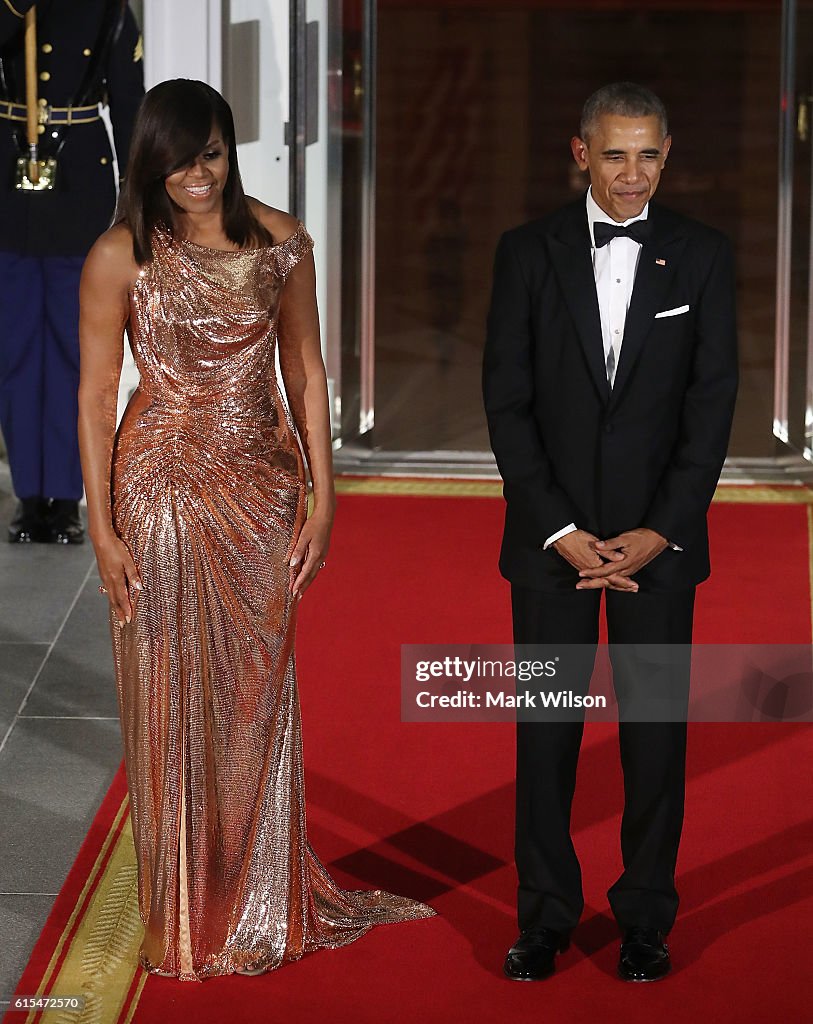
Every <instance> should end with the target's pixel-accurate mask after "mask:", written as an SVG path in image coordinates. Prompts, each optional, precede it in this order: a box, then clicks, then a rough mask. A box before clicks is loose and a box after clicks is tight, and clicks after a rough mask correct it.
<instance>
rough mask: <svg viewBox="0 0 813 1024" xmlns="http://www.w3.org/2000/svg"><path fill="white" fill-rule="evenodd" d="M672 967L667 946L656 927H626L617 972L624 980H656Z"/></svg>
mask: <svg viewBox="0 0 813 1024" xmlns="http://www.w3.org/2000/svg"><path fill="white" fill-rule="evenodd" d="M671 967H672V964H671V961H670V960H669V947H668V946H667V945H666V943H665V942H664V940H663V933H662V932H659V931H658V929H657V928H640V927H635V928H628V929H627V931H626V932H625V933H624V939H623V941H622V943H621V956H620V958H619V960H618V974H619V977H621V978H623V979H624V981H658V979H660V978H664V977H665V976H666V975H667V974H668V973H669V971H670V969H671Z"/></svg>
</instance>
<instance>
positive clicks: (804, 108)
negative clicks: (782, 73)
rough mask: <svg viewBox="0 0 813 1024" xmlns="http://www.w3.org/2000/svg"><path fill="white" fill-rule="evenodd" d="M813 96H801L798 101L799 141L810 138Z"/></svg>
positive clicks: (797, 127)
mask: <svg viewBox="0 0 813 1024" xmlns="http://www.w3.org/2000/svg"><path fill="white" fill-rule="evenodd" d="M812 103H813V96H799V98H798V99H797V101H796V137H797V138H798V140H799V142H808V141H809V140H810V105H811V104H812Z"/></svg>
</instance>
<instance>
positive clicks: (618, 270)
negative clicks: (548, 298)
mask: <svg viewBox="0 0 813 1024" xmlns="http://www.w3.org/2000/svg"><path fill="white" fill-rule="evenodd" d="M648 214H649V203H647V204H646V206H645V207H644V208H643V210H642V211H641V212H640V213H639V214H638V216H637V217H630V218H629V220H625V221H622V222H621V225H622V226H623V227H626V226H627V224H632V223H633V221H636V220H646V218H647V216H648ZM596 221H604V222H605V223H606V224H619V221H616V220H613V218H612V217H611V216H610V215H609V214H608V213H605V212H604V210H602V208H601V207H600V206H599V205H598V203H597V202H596V201H595V199H593V186H592V185H591V186H590V188H588V190H587V224H588V227H589V231H590V255H591V257H592V261H593V276H594V277H595V280H596V294H597V296H598V309H599V314H600V316H601V336H602V338H603V340H604V362H605V364H606V362H607V357H608V355H609V354H610V348H612V349H613V352H614V354H615V367H616V368H617V367H618V360H619V359H620V358H621V345H622V342H623V340H624V324H625V322H626V319H627V310H628V309H629V305H630V299H631V297H632V286H633V284H634V283H635V272H636V270H637V269H638V258H639V256H640V255H641V248H642V247H641V244H640V242H636V241H635V240H634V239H632V238H611V239H610V241H609V242H608V243H607V244H606V245H603V246H602V247H601V248H600V249H597V248H596V244H595V238H594V235H593V225H594V224H595V222H596ZM612 376H613V377H615V373H613V375H612ZM610 384H611V385H612V379H611V380H610ZM576 529H578V527H577V526H576V524H575V523H569V524H568V525H567V526H565V527H563V528H562V529H561V530H558V531H557V532H556V533H553V534H551V536H550V537H548V539H547V540H546V541H545V544H544V547H545V548H546V549H547V548H549V547H550V546H551V544H553V543H554V542H555V541H557V540H559V538H560V537H564V536H565V535H566V534H568V533H573V532H574V531H575V530H576ZM670 546H671V547H673V548H675V550H676V551H680V550H681V548H678V547H677V545H674V544H673V545H670Z"/></svg>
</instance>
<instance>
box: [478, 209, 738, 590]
mask: <svg viewBox="0 0 813 1024" xmlns="http://www.w3.org/2000/svg"><path fill="white" fill-rule="evenodd" d="M648 217H649V219H650V221H651V224H652V234H651V237H650V239H649V240H648V241H647V242H645V243H644V245H643V247H642V249H641V253H640V257H639V262H638V269H637V272H636V275H635V282H634V286H633V291H632V298H631V301H630V307H629V310H628V312H627V317H626V322H625V327H624V336H623V340H622V344H621V355H620V358H619V362H618V366H617V368H616V376H615V383H614V387H613V388H612V390H611V389H610V387H609V384H608V383H607V376H606V370H605V363H604V346H603V342H602V334H601V320H600V315H599V307H598V297H597V294H596V284H595V278H594V275H593V265H592V260H591V255H590V233H589V228H588V223H587V211H586V207H585V198H584V197H582V198H581V199H580V200H578V201H577V202H574V203H572V204H570V205H568V206H565V207H563V208H561V209H560V210H557V211H556V212H555V213H553V214H551V215H550V216H548V217H545V218H543V219H541V220H537V221H533V222H532V223H529V224H524V225H522V226H521V227H517V228H513V229H512V230H510V231H506V232H505V233H504V234H503V235H502V237H501V238H500V241H499V244H498V246H497V252H496V257H495V261H494V279H493V289H492V295H491V305H490V309H489V313H488V329H487V340H486V346H485V355H484V362H483V394H484V400H485V409H486V417H487V419H488V427H489V435H490V438H491V446H492V448H493V450H494V454H495V456H496V459H497V465H498V467H499V470H500V474H501V475H502V478H503V485H504V486H503V493H504V495H505V499H506V515H505V530H504V534H503V541H502V550H501V553H500V571H501V572H502V574H503V576H505V577H506V578H507V579H509V580H510V581H511V582H512V583H515V584H518V585H520V586H526V587H531V588H536V589H541V590H568V591H570V590H572V589H573V588H574V587H575V584H576V583H577V582H578V573H577V571H576V570H575V569H574V568H573V567H572V566H571V565H570V564H569V563H568V562H567V561H566V560H565V559H564V558H563V557H562V556H561V555H560V554H559V553H558V552H557V551H556V550H555V549H554V548H553V547H550V548H548V550H547V551H543V548H542V545H543V544H544V543H545V541H546V539H547V538H548V537H549V536H550V535H551V534H553V533H556V532H557V531H558V530H560V529H562V527H564V526H567V525H568V524H569V523H571V522H573V523H575V524H576V526H577V527H579V528H581V529H585V530H589V531H590V532H591V533H594V534H596V535H597V536H598V537H600V538H607V537H611V536H613V535H615V534H617V533H620V532H622V531H624V530H629V529H633V528H635V527H650V528H651V529H653V530H657V532H658V533H660V534H662V535H663V536H664V537H666V538H667V539H668V540H669V541H671V542H672V543H674V544H677V545H679V546H680V547H681V548H683V550H682V551H674V550H673V549H671V548H667V549H666V550H665V551H663V552H662V553H661V554H660V555H658V556H657V557H656V558H654V559H653V560H652V561H651V562H650V563H649V564H648V565H646V566H645V567H644V568H643V569H642V570H640V571H639V572H638V573H636V574H635V579H636V580H637V582H638V583H639V585H640V588H641V590H644V589H646V590H650V591H673V590H682V589H686V588H688V587H691V586H693V585H695V584H697V583H699V582H700V581H701V580H704V579H705V578H706V577H707V576H708V575H709V571H710V567H709V550H708V532H707V527H706V514H707V511H708V507H709V504H710V503H711V499H712V496H713V494H714V489H715V487H716V484H717V481H718V478H719V475H720V471H721V469H722V465H723V461H724V459H725V455H726V449H727V447H728V439H729V434H730V430H731V421H732V417H733V412H734V401H735V397H736V391H737V337H736V310H735V289H734V270H733V259H732V252H731V246H730V243H729V242H728V240H727V239H726V237H725V236H724V235H722V234H720V232H718V231H716V230H714V229H713V228H710V227H707V226H705V225H703V224H700V223H699V222H697V221H694V220H691V219H690V218H688V217H684V216H682V215H680V214H677V213H675V212H673V211H671V210H668V209H666V208H665V207H662V206H660V205H659V204H658V203H656V202H654V201H651V202H650V204H649V212H648ZM682 306H688V310H686V311H685V312H681V313H675V314H673V315H669V316H664V317H658V316H656V314H658V313H660V312H667V311H670V310H677V309H679V308H680V307H682Z"/></svg>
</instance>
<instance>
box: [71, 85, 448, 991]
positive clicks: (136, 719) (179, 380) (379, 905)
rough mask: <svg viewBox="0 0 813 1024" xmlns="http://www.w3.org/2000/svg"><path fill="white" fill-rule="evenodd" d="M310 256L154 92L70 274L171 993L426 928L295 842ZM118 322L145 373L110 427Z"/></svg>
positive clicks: (146, 869)
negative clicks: (350, 884)
mask: <svg viewBox="0 0 813 1024" xmlns="http://www.w3.org/2000/svg"><path fill="white" fill-rule="evenodd" d="M312 246H313V241H312V239H311V237H310V235H309V234H308V232H307V231H306V230H305V227H304V225H303V224H302V223H301V222H299V221H297V220H295V219H294V218H292V217H290V216H289V215H288V214H285V213H282V212H281V211H278V210H274V209H272V208H270V207H267V206H265V205H263V204H262V203H259V202H257V201H256V200H253V199H249V198H247V197H246V196H245V194H244V192H243V188H242V184H241V181H240V175H239V170H238V165H237V156H236V151H235V139H234V125H233V121H232V116H231V111H230V110H229V108H228V105H227V104H226V103H225V101H224V100H223V99H222V97H221V96H220V95H219V94H218V93H217V92H215V90H213V89H211V88H210V87H209V86H207V85H204V84H203V83H202V82H192V81H188V80H183V79H181V80H176V81H173V82H165V83H162V84H161V85H159V86H156V87H155V88H154V89H152V90H151V91H150V92H149V93H148V94H147V96H146V97H145V100H144V103H143V105H142V108H141V110H140V113H139V117H138V120H137V123H136V128H135V131H134V136H133V142H132V146H131V157H130V163H129V165H128V168H127V174H126V179H125V185H124V188H123V191H122V195H121V199H120V205H119V214H118V220H117V223H116V224H115V225H114V226H113V227H112V228H111V229H110V230H109V231H107V232H106V233H105V234H104V235H102V236H101V238H100V239H99V240H98V242H97V243H96V245H95V246H94V247H93V249H92V250H91V253H90V255H89V256H88V259H87V262H86V264H85V269H84V272H83V278H82V285H81V322H80V345H81V381H80V395H79V405H80V411H79V438H80V449H81V455H82V470H83V474H84V479H85V489H86V493H87V501H88V533H89V536H90V538H91V540H92V541H93V545H94V548H95V552H96V559H97V562H98V566H99V574H100V577H101V580H102V586H101V587H100V590H101V591H102V592H103V593H106V594H107V595H108V599H109V602H110V611H109V614H110V629H111V635H112V645H113V656H114V666H115V676H116V686H117V691H118V699H119V710H120V717H121V727H122V737H123V742H124V753H125V766H126V769H127V781H128V789H129V795H130V813H131V818H132V825H133V837H134V842H135V852H136V857H137V864H138V887H139V892H138V896H139V910H140V914H141V919H142V922H143V924H144V938H143V942H142V946H141V949H140V951H139V960H140V963H141V965H142V966H143V967H144V968H145V969H146V970H147V971H150V972H152V973H155V974H162V975H168V976H171V977H177V978H180V979H182V980H203V979H206V978H210V977H213V976H215V975H222V974H229V973H234V972H239V973H261V972H263V971H265V970H269V969H272V968H276V967H278V966H280V965H281V964H283V963H285V962H287V961H290V960H295V959H298V958H299V957H301V956H302V955H303V954H304V953H307V952H309V951H311V950H315V949H318V948H320V947H337V946H342V945H345V944H346V943H349V942H352V941H353V940H354V939H356V938H358V937H359V936H361V935H363V934H364V933H365V932H366V931H367V930H369V929H370V928H371V927H372V926H373V925H375V924H383V923H387V922H396V921H405V920H409V919H414V918H421V917H429V916H431V915H433V914H434V911H433V910H431V908H429V907H428V906H426V905H425V904H423V903H419V902H417V901H415V900H411V899H408V898H406V897H401V896H395V895H392V894H390V893H387V892H383V891H381V890H374V891H348V890H342V889H340V888H338V886H337V885H336V884H335V882H334V881H333V880H332V879H331V877H330V876H329V875H328V873H327V872H326V870H325V868H324V867H323V865H322V864H321V862H320V861H319V859H318V858H317V856H316V855H315V853H314V852H313V850H312V849H311V847H310V845H309V843H308V838H307V832H306V824H305V805H304V788H303V771H302V754H301V738H300V721H299V700H298V695H297V683H296V670H295V660H294V629H295V622H296V611H297V605H298V601H299V599H300V598H301V596H302V594H303V593H304V591H305V590H306V588H307V587H308V586H309V585H310V583H311V582H312V581H313V579H314V578H315V577H316V575H317V573H318V572H319V570H320V568H321V567H322V566H323V565H324V556H325V554H326V552H327V547H328V542H329V536H330V530H331V526H332V521H333V508H334V500H335V499H334V491H333V478H332V465H331V455H330V451H331V449H330V430H329V416H328V398H327V388H326V382H325V370H324V364H323V362H322V357H321V349H320V342H319V323H318V314H317V310H316V297H315V284H314V278H315V271H314V263H313V257H312V255H311V249H312ZM125 329H126V331H127V334H128V336H129V341H130V346H131V349H132V352H133V356H134V359H135V362H136V365H137V367H138V370H139V372H140V375H141V380H140V383H139V386H138V389H137V390H136V392H135V393H134V394H133V396H132V398H131V400H130V402H129V403H128V406H127V409H126V410H125V413H124V415H123V417H122V419H121V423H120V425H119V426H118V429H116V404H117V390H118V382H119V378H120V373H121V365H122V356H123V335H124V331H125ZM277 348H278V350H279V361H280V368H281V370H282V376H283V383H284V385H285V389H286V392H287V396H288V402H289V405H290V412H289V411H288V409H287V408H286V406H285V405H284V403H283V401H282V398H281V393H280V388H279V386H278V384H277V379H276V373H275V350H276V349H277ZM297 431H298V434H299V438H300V439H301V443H302V449H300V445H299V443H298V441H297ZM303 450H304V458H303ZM305 460H307V464H308V468H309V470H310V474H311V479H312V482H313V498H314V507H313V510H312V514H311V516H310V517H309V518H307V501H306V497H307V494H306V482H305Z"/></svg>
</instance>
